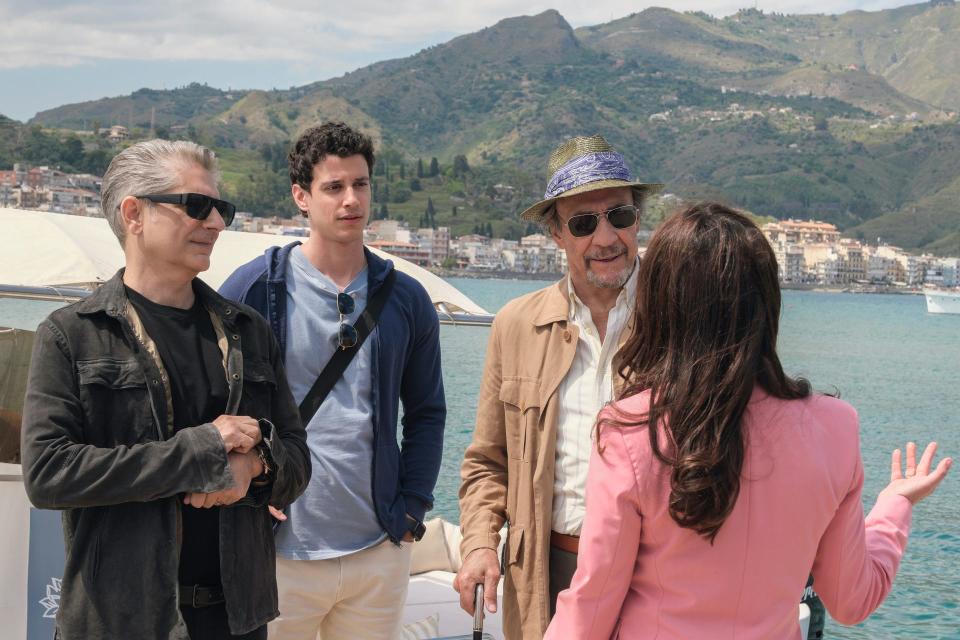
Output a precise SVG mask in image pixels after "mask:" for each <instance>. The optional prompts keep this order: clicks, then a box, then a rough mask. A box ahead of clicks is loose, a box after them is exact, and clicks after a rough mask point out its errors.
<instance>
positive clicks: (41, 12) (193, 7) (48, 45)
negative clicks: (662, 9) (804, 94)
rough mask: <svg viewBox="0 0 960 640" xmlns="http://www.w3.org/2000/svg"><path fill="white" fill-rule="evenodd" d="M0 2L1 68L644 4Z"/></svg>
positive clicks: (161, 55) (334, 46)
mask: <svg viewBox="0 0 960 640" xmlns="http://www.w3.org/2000/svg"><path fill="white" fill-rule="evenodd" d="M657 4H658V6H667V7H669V8H672V9H675V10H678V11H688V10H700V11H706V12H708V13H712V14H714V15H727V14H730V13H733V12H735V11H736V10H737V9H738V8H739V7H742V6H745V5H746V6H749V5H750V4H751V3H750V2H749V0H667V1H666V2H662V3H657ZM16 5H17V6H16V7H14V6H13V2H12V1H11V0H4V3H3V4H0V68H6V69H16V68H24V67H40V66H59V67H70V66H75V65H79V64H88V63H94V62H97V61H104V60H145V61H163V60H166V61H183V60H205V61H224V62H242V61H261V62H262V61H264V60H269V61H276V62H278V63H289V64H310V63H311V61H317V62H318V66H319V67H322V68H327V69H332V70H335V71H334V73H336V72H344V71H349V70H351V69H353V68H356V67H357V66H361V65H362V64H366V63H369V62H373V61H376V60H379V59H382V57H383V54H385V53H390V52H397V51H403V52H409V53H412V52H414V51H416V50H417V49H419V48H422V47H426V46H430V45H433V44H437V43H439V42H443V41H445V40H447V39H449V38H450V37H452V36H453V35H456V34H460V33H469V32H472V31H476V30H479V29H482V28H483V27H486V26H490V25H492V24H494V23H495V22H497V21H498V20H501V19H503V18H507V17H512V16H516V15H523V14H527V15H530V14H535V13H540V12H541V11H545V10H547V9H551V8H555V9H557V10H559V11H560V13H561V14H563V15H564V17H566V19H567V20H568V21H569V22H570V23H571V24H573V25H574V26H582V25H587V24H596V23H600V22H607V21H609V20H611V19H615V18H619V17H622V16H625V15H627V14H629V13H632V12H635V11H639V10H640V9H641V7H639V6H638V5H636V4H635V3H632V2H626V1H622V0H597V1H594V2H590V3H584V2H582V0H559V1H550V0H533V1H532V2H520V1H519V0H489V1H484V2H479V3H464V2H454V1H451V0H440V1H439V2H437V1H435V0H434V1H428V0H405V1H404V2H403V3H402V4H401V3H399V2H397V0H354V1H351V2H345V3H336V4H334V3H330V2H327V3H317V2H316V1H315V0H271V1H270V2H263V1H256V0H206V1H201V2H198V1H196V0H165V1H164V0H158V1H157V2H153V3H132V2H128V1H124V2H121V1H118V0H98V1H96V2H93V1H89V0H88V1H86V2H71V1H69V0H39V1H34V2H29V3H26V2H17V3H16ZM894 5H895V2H891V1H890V0H852V1H850V2H846V3H845V4H843V5H836V4H830V5H827V4H826V3H825V2H823V1H822V0H821V1H819V2H818V1H813V0H770V1H766V2H761V3H760V4H759V5H758V6H760V8H762V9H764V10H766V11H777V12H780V13H817V12H826V11H828V10H829V11H840V10H849V9H855V8H863V9H871V10H875V9H880V8H886V7H889V6H894Z"/></svg>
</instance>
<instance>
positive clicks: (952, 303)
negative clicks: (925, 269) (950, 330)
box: [923, 289, 960, 314]
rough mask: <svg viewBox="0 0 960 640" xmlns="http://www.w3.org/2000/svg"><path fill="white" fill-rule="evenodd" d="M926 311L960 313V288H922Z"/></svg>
mask: <svg viewBox="0 0 960 640" xmlns="http://www.w3.org/2000/svg"><path fill="white" fill-rule="evenodd" d="M923 297H925V298H926V299H927V312H928V313H950V314H960V289H924V290H923Z"/></svg>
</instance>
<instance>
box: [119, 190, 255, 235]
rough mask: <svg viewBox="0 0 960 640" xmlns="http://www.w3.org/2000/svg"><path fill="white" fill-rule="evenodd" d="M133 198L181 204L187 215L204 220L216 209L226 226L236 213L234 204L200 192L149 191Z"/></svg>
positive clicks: (231, 222) (231, 221) (230, 222)
mask: <svg viewBox="0 0 960 640" xmlns="http://www.w3.org/2000/svg"><path fill="white" fill-rule="evenodd" d="M134 198H143V199H144V200H149V201H150V202H162V203H164V204H181V205H183V206H184V207H185V208H186V212H187V215H188V216H190V217H191V218H193V219H194V220H206V219H207V217H208V216H209V215H210V212H211V211H213V210H214V209H216V210H217V211H218V212H219V213H220V217H221V218H223V224H224V226H227V227H229V226H230V225H231V224H233V216H234V215H236V213H237V207H236V205H233V204H231V203H229V202H227V201H226V200H219V199H217V198H211V197H210V196H207V195H204V194H202V193H151V194H148V195H145V196H134Z"/></svg>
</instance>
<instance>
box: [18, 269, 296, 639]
mask: <svg viewBox="0 0 960 640" xmlns="http://www.w3.org/2000/svg"><path fill="white" fill-rule="evenodd" d="M122 275H123V271H122V270H121V271H120V272H119V273H118V274H117V275H116V276H114V277H113V278H112V279H111V280H110V281H109V282H107V283H106V284H104V285H103V286H102V287H100V289H98V290H97V291H96V292H95V293H93V294H92V295H91V296H89V297H88V298H86V299H84V300H81V301H80V302H77V303H75V304H72V305H70V306H68V307H64V308H62V309H58V310H57V311H54V312H53V313H52V314H50V316H49V317H48V318H47V319H46V320H44V321H43V323H41V324H40V326H39V328H38V329H37V334H36V338H35V342H34V347H33V358H32V360H31V366H30V376H29V382H28V387H27V395H26V401H25V405H24V413H23V431H22V457H23V479H24V484H25V486H26V490H27V495H28V496H29V497H30V500H31V501H32V502H33V504H34V505H36V506H37V507H40V508H44V509H60V510H63V529H64V538H65V545H66V567H65V569H64V575H63V582H62V591H61V599H60V610H59V613H58V616H57V628H58V631H59V635H60V637H61V638H63V639H64V640H74V639H75V638H76V639H84V640H97V639H100V638H103V639H107V638H110V639H115V638H116V639H119V638H138V639H142V640H151V639H156V640H187V638H188V635H187V629H186V626H185V625H184V622H183V619H182V618H181V616H180V611H179V606H178V594H177V582H178V580H177V576H178V566H179V556H180V543H181V539H180V538H181V533H182V526H181V510H182V509H186V508H192V507H186V506H183V505H182V496H183V494H185V493H187V492H203V493H210V492H214V491H219V490H221V489H225V488H228V487H230V486H231V485H232V483H233V478H232V475H231V472H230V468H229V464H228V462H227V455H226V452H225V449H224V445H223V441H222V439H221V438H220V435H219V433H218V431H217V429H216V427H214V426H213V425H212V424H201V425H197V426H195V427H189V428H184V429H180V430H179V431H177V432H174V430H173V427H172V425H173V416H172V403H171V400H170V398H171V394H170V385H169V381H168V380H167V377H166V372H165V371H164V368H163V363H162V361H161V360H160V358H159V356H158V355H157V350H156V345H155V344H154V343H153V341H152V340H151V339H150V337H149V336H147V335H146V332H145V331H144V329H143V325H142V323H140V321H139V318H138V317H137V314H136V311H135V310H134V309H133V306H132V305H130V304H129V301H128V300H127V297H126V294H125V290H124V287H123V282H122ZM194 290H195V291H196V293H197V296H198V297H199V298H200V300H201V302H202V304H203V305H204V307H205V308H206V309H207V311H208V312H209V313H210V317H211V320H212V321H213V325H214V329H215V330H216V332H217V336H218V343H219V346H220V349H221V353H222V354H223V360H224V370H225V372H224V375H225V376H226V378H227V382H228V384H229V399H228V402H227V409H226V411H225V412H224V413H230V414H236V415H247V416H251V417H254V418H265V419H267V420H269V421H270V422H272V424H273V428H272V429H271V428H268V429H266V431H267V433H266V434H265V439H264V442H265V443H266V445H267V447H268V448H269V451H270V455H271V456H272V458H273V464H274V467H275V468H274V469H273V479H272V482H268V483H266V484H260V485H251V488H250V491H249V492H248V494H247V496H246V497H244V498H243V499H242V500H241V501H239V502H237V503H236V504H234V505H231V506H229V507H223V508H221V509H220V514H221V515H220V566H221V577H222V583H223V588H224V593H225V597H226V608H227V616H228V619H229V623H230V630H231V632H232V633H234V634H241V633H246V632H249V631H252V630H254V629H256V628H258V627H260V626H262V625H263V624H265V623H266V622H267V621H269V620H271V619H273V618H274V617H276V616H277V615H278V610H277V588H276V578H275V575H276V574H275V552H274V545H273V533H272V526H271V525H272V523H271V517H270V515H269V512H268V510H267V504H268V503H269V504H272V505H275V506H278V507H281V508H282V507H284V506H286V505H288V504H289V503H291V502H292V501H293V500H294V499H295V498H296V497H297V496H298V495H300V493H301V492H302V491H303V489H304V487H306V485H307V481H308V480H309V477H310V457H309V452H308V450H307V445H306V434H305V432H304V430H303V427H302V425H301V424H300V418H299V414H298V412H297V407H296V405H295V404H294V400H293V397H292V395H291V394H290V390H289V389H288V387H287V382H286V378H285V376H284V372H283V363H282V358H281V355H280V352H279V350H278V347H277V344H276V341H275V340H274V338H273V334H272V333H271V331H270V328H269V326H268V325H267V323H266V322H265V321H264V320H263V319H262V318H261V317H260V315H259V314H257V313H256V312H254V311H252V310H251V309H250V308H249V307H246V306H245V305H240V304H236V303H233V302H230V301H228V300H225V299H224V298H222V297H221V296H219V295H218V294H217V293H216V292H214V291H213V290H212V289H210V288H209V287H207V286H206V285H205V284H203V283H202V282H200V281H199V280H196V281H194ZM198 357H199V354H198Z"/></svg>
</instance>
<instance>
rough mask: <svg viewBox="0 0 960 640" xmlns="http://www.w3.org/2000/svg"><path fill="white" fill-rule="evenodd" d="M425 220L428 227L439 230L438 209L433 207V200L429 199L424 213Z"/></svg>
mask: <svg viewBox="0 0 960 640" xmlns="http://www.w3.org/2000/svg"><path fill="white" fill-rule="evenodd" d="M424 219H425V220H426V223H427V225H426V226H429V227H431V228H433V229H436V228H437V209H436V208H435V207H434V206H433V198H427V210H426V211H425V212H424Z"/></svg>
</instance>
